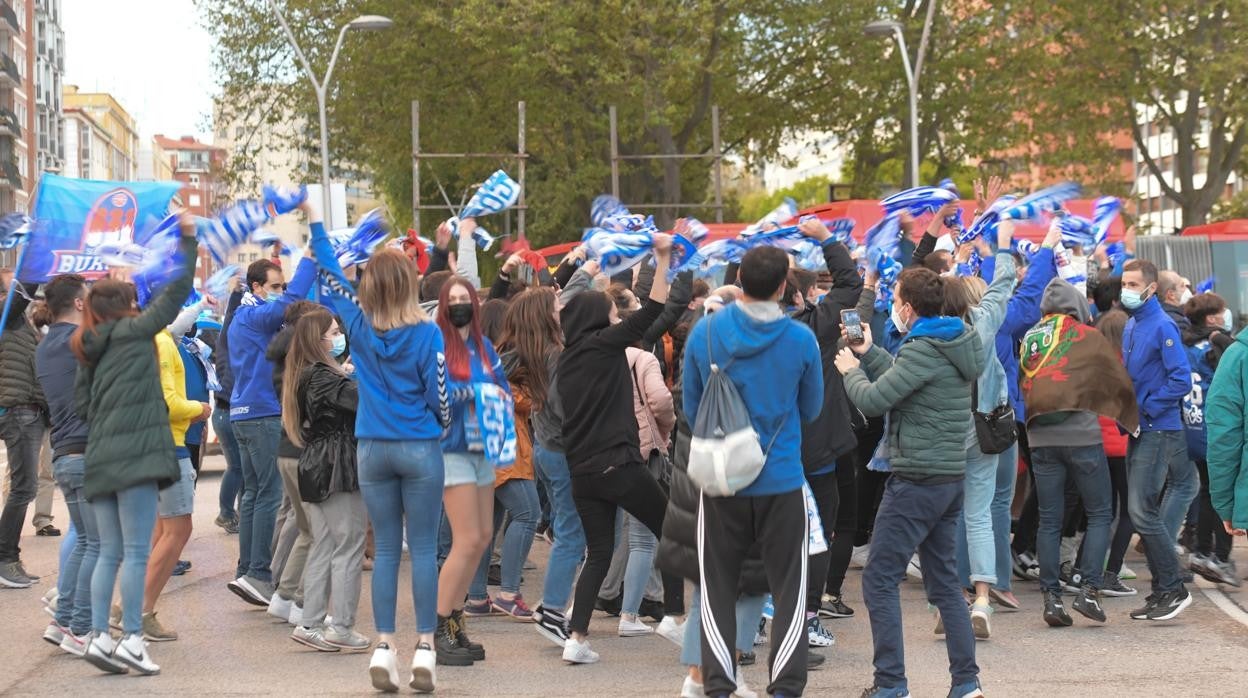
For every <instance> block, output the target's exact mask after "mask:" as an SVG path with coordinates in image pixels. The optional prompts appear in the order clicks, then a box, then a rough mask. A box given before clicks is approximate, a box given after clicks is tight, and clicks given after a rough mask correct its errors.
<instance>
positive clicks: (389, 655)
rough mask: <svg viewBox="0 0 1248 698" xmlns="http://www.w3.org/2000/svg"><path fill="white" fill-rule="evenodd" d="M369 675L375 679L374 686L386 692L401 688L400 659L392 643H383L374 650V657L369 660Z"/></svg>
mask: <svg viewBox="0 0 1248 698" xmlns="http://www.w3.org/2000/svg"><path fill="white" fill-rule="evenodd" d="M368 675H369V676H370V677H371V678H372V679H373V688H375V689H377V690H378V691H385V692H386V693H396V692H398V690H399V660H398V657H396V656H395V654H394V650H392V649H390V645H387V644H386V643H384V642H383V643H381V644H380V645H377V649H376V650H374V651H373V658H372V660H370V661H369V662H368Z"/></svg>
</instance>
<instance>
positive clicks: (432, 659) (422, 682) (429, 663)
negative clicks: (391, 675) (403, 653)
mask: <svg viewBox="0 0 1248 698" xmlns="http://www.w3.org/2000/svg"><path fill="white" fill-rule="evenodd" d="M437 659H438V658H437V656H436V655H435V654H434V653H433V649H432V648H431V647H429V643H427V642H422V643H420V644H419V645H416V654H415V655H414V656H413V657H412V680H411V681H409V682H408V684H407V685H409V686H411V687H412V690H414V691H416V692H417V693H433V689H434V686H435V685H436V683H437V672H436V671H435V666H434V665H436V664H437Z"/></svg>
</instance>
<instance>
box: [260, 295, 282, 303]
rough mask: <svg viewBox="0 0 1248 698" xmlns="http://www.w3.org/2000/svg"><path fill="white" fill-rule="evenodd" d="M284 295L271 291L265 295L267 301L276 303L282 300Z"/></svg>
mask: <svg viewBox="0 0 1248 698" xmlns="http://www.w3.org/2000/svg"><path fill="white" fill-rule="evenodd" d="M282 295H283V294H281V293H269V294H268V295H266V296H265V297H264V302H265V303H276V302H278V301H280V300H281V299H282Z"/></svg>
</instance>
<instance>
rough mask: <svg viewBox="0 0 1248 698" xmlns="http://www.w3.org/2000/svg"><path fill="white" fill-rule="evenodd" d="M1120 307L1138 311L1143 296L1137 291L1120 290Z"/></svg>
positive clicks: (1142, 303) (1142, 301)
mask: <svg viewBox="0 0 1248 698" xmlns="http://www.w3.org/2000/svg"><path fill="white" fill-rule="evenodd" d="M1121 300H1122V307H1124V308H1126V309H1127V310H1139V309H1140V306H1142V305H1144V296H1143V295H1142V294H1140V292H1139V291H1133V290H1131V289H1129V288H1124V289H1122V296H1121Z"/></svg>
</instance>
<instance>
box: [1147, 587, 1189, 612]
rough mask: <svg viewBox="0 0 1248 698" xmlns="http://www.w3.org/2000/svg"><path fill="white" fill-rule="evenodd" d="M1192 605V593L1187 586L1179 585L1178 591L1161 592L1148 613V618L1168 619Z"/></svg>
mask: <svg viewBox="0 0 1248 698" xmlns="http://www.w3.org/2000/svg"><path fill="white" fill-rule="evenodd" d="M1190 605H1192V595H1191V594H1190V593H1189V592H1188V591H1187V587H1182V586H1181V587H1179V589H1178V591H1172V592H1170V593H1168V594H1162V595H1161V598H1159V599H1157V603H1156V604H1154V605H1153V609H1152V610H1151V611H1149V613H1148V619H1149V620H1170V619H1171V618H1174V617H1175V616H1177V615H1179V614H1180V613H1182V612H1183V609H1185V608H1187V607H1188V606H1190Z"/></svg>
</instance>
